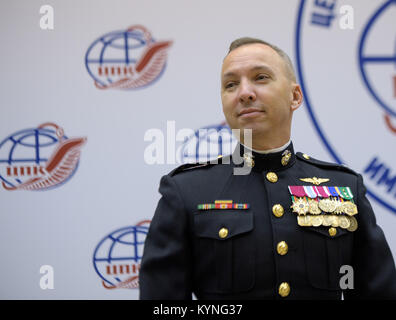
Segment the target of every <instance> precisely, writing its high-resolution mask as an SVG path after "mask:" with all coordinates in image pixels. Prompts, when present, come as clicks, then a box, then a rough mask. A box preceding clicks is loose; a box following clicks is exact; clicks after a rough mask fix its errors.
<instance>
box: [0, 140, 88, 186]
mask: <svg viewBox="0 0 396 320" xmlns="http://www.w3.org/2000/svg"><path fill="white" fill-rule="evenodd" d="M86 140H87V139H86V138H71V139H67V140H63V141H61V142H60V143H59V145H58V147H57V148H56V150H55V151H54V153H53V155H52V156H51V158H50V159H49V160H48V162H47V164H46V167H45V170H46V172H48V175H46V176H44V177H39V178H32V179H30V180H28V181H26V182H24V183H22V184H20V185H18V186H16V187H8V186H7V185H6V184H5V183H4V181H3V182H2V183H3V187H4V188H5V189H6V190H38V189H46V188H49V187H52V186H56V185H58V184H60V183H62V182H64V181H65V180H66V179H67V178H68V177H69V176H70V174H71V173H72V172H73V170H74V169H75V168H76V165H77V163H78V160H79V159H80V150H81V147H82V146H83V145H84V144H85V142H86Z"/></svg>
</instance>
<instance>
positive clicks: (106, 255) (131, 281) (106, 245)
mask: <svg viewBox="0 0 396 320" xmlns="http://www.w3.org/2000/svg"><path fill="white" fill-rule="evenodd" d="M149 224H150V221H149V220H144V221H142V222H140V223H138V224H137V225H136V226H130V227H125V228H121V229H118V230H116V231H114V232H112V233H110V234H109V235H107V236H106V237H104V238H103V239H102V240H101V241H100V242H99V244H98V245H97V247H96V249H95V251H94V254H93V265H94V268H95V271H96V273H97V274H98V275H99V277H100V278H101V279H102V284H103V286H104V287H105V288H106V289H116V288H127V289H135V288H138V286H139V269H140V261H141V259H142V256H143V249H144V241H145V239H146V235H147V232H148V228H149Z"/></svg>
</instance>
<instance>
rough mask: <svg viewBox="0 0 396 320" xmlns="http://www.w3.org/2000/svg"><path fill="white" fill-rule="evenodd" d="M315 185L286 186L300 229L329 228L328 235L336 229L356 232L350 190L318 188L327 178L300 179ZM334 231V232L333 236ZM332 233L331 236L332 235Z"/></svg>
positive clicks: (354, 209)
mask: <svg viewBox="0 0 396 320" xmlns="http://www.w3.org/2000/svg"><path fill="white" fill-rule="evenodd" d="M300 180H302V181H305V182H310V183H312V184H314V186H301V185H300V186H299V185H297V186H288V189H289V192H290V194H291V196H292V197H291V198H292V205H291V208H292V211H293V212H295V213H297V215H298V216H297V223H298V225H299V226H303V227H320V226H325V227H331V229H332V231H331V232H330V231H329V234H330V235H331V236H334V235H335V234H336V233H337V230H336V229H335V228H338V227H340V228H342V229H346V230H348V231H350V232H353V231H355V230H356V229H357V220H356V219H355V218H354V217H353V216H354V215H355V214H357V213H358V209H357V206H356V204H355V203H353V200H352V199H353V194H352V192H351V189H350V188H349V187H337V186H333V187H332V186H319V184H320V183H322V182H327V181H329V179H324V178H316V177H314V178H300ZM334 232H335V233H334ZM333 233H334V235H332V234H333Z"/></svg>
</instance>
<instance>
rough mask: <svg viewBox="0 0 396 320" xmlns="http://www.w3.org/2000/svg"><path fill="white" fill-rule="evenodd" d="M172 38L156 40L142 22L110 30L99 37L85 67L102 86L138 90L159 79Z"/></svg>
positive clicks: (98, 86) (91, 49)
mask: <svg viewBox="0 0 396 320" xmlns="http://www.w3.org/2000/svg"><path fill="white" fill-rule="evenodd" d="M171 43H172V42H171V41H161V42H156V41H155V40H154V39H153V38H152V36H151V33H150V32H149V31H148V30H147V29H146V28H145V27H143V26H141V25H135V26H132V27H130V28H128V29H127V30H122V31H113V32H109V33H107V34H105V35H103V36H101V37H99V38H98V39H97V40H95V41H94V42H93V43H92V44H91V45H90V46H89V48H88V50H87V53H86V55H85V66H86V68H87V71H88V73H89V75H90V76H91V77H92V79H93V80H94V84H95V86H96V87H97V88H98V89H111V88H112V89H123V90H128V89H137V88H142V87H146V86H147V85H149V84H151V83H153V82H154V81H155V80H158V79H159V78H160V76H161V75H162V73H163V72H164V70H165V66H166V58H167V49H168V48H169V47H170V45H171Z"/></svg>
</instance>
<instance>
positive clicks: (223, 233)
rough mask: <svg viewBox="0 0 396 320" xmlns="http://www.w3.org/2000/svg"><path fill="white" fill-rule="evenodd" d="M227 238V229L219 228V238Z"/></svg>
mask: <svg viewBox="0 0 396 320" xmlns="http://www.w3.org/2000/svg"><path fill="white" fill-rule="evenodd" d="M227 236H228V229H227V228H221V229H220V230H219V237H220V238H221V239H224V238H226V237H227Z"/></svg>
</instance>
